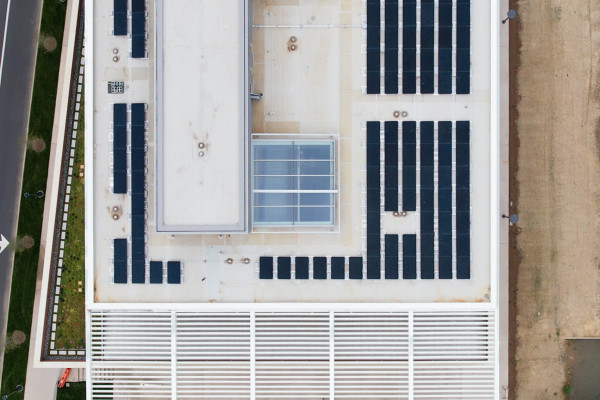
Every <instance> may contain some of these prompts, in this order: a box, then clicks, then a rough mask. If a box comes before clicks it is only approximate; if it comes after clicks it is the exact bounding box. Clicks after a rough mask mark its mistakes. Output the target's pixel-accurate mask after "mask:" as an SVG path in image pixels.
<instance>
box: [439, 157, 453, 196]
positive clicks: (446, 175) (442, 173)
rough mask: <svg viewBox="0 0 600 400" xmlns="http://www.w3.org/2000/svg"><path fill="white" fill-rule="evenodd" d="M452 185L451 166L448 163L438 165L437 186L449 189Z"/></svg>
mask: <svg viewBox="0 0 600 400" xmlns="http://www.w3.org/2000/svg"><path fill="white" fill-rule="evenodd" d="M451 186H452V167H450V166H449V165H446V166H441V163H440V166H439V167H438V187H439V188H440V190H441V189H449V188H450V187H451Z"/></svg>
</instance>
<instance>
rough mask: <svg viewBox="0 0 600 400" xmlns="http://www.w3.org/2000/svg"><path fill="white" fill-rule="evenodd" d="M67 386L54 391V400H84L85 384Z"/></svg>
mask: <svg viewBox="0 0 600 400" xmlns="http://www.w3.org/2000/svg"><path fill="white" fill-rule="evenodd" d="M68 385H69V387H67V386H65V387H63V388H60V389H57V390H56V400H85V382H77V383H68Z"/></svg>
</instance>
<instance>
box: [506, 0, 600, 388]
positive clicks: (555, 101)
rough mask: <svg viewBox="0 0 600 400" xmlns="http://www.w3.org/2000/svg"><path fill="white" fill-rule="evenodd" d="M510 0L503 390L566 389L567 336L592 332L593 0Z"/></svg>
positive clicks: (597, 14) (598, 167)
mask: <svg viewBox="0 0 600 400" xmlns="http://www.w3.org/2000/svg"><path fill="white" fill-rule="evenodd" d="M510 3H511V4H510V5H511V8H513V9H515V10H516V11H517V18H516V19H514V20H511V21H510V22H508V23H510V24H511V27H510V32H511V54H510V63H511V92H510V96H511V110H510V111H511V113H510V114H511V115H510V122H511V144H510V145H511V163H510V165H511V167H510V168H511V187H510V200H511V201H512V202H513V207H512V209H511V210H510V212H516V213H518V215H519V217H520V219H519V222H518V224H517V225H515V226H513V227H511V255H510V257H511V260H510V268H511V277H510V278H511V316H512V317H511V325H510V329H511V343H510V345H511V354H512V356H513V357H512V360H511V374H510V376H511V382H510V385H509V398H516V399H526V400H538V399H540V400H541V399H544V400H546V399H552V398H569V397H571V398H576V395H575V394H574V393H573V392H572V393H570V394H569V393H566V392H569V390H570V373H569V365H570V364H569V351H568V348H569V340H568V338H573V337H600V272H599V271H600V268H599V267H600V241H599V239H600V235H599V229H600V226H599V221H600V68H599V66H600V65H599V61H600V43H599V39H600V1H598V0H596V1H592V0H537V1H534V0H531V1H527V0H520V1H517V0H511V2H510ZM599 362H600V361H599Z"/></svg>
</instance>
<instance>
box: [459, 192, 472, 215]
mask: <svg viewBox="0 0 600 400" xmlns="http://www.w3.org/2000/svg"><path fill="white" fill-rule="evenodd" d="M470 194H471V193H470V192H469V189H457V190H456V211H467V212H468V211H469V209H470V208H471V201H470Z"/></svg>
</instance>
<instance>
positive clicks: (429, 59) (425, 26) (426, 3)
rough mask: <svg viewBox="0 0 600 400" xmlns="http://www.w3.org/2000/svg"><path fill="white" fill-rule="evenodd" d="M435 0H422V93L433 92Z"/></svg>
mask: <svg viewBox="0 0 600 400" xmlns="http://www.w3.org/2000/svg"><path fill="white" fill-rule="evenodd" d="M433 22H434V4H433V0H421V42H420V44H421V75H420V76H421V93H433V86H434V82H433V46H434V29H433Z"/></svg>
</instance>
